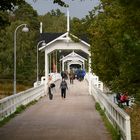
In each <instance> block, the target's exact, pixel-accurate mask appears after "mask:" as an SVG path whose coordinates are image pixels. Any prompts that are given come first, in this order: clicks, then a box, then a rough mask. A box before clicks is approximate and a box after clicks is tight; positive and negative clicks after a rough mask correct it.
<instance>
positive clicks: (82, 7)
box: [26, 0, 99, 19]
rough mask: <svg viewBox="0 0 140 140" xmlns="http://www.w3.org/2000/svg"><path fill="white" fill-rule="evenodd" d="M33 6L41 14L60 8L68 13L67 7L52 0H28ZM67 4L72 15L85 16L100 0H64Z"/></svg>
mask: <svg viewBox="0 0 140 140" xmlns="http://www.w3.org/2000/svg"><path fill="white" fill-rule="evenodd" d="M26 1H27V2H28V3H29V4H31V5H32V7H33V8H34V9H35V10H37V12H38V14H39V15H44V14H46V13H47V12H50V11H51V10H53V9H60V10H61V12H63V13H65V14H66V11H67V10H66V8H64V7H61V6H59V5H58V4H53V1H52V0H37V1H36V2H33V0H26ZM64 1H65V2H66V3H67V4H69V12H70V17H77V18H80V19H81V18H84V17H85V16H86V15H88V13H89V11H91V10H92V9H93V8H94V7H95V6H97V5H98V3H99V0H83V1H82V2H81V1H80V0H74V1H72V0H64Z"/></svg>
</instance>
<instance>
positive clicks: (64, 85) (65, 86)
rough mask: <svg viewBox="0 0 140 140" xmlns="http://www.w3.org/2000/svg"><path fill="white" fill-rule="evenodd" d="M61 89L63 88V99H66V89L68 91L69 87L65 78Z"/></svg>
mask: <svg viewBox="0 0 140 140" xmlns="http://www.w3.org/2000/svg"><path fill="white" fill-rule="evenodd" d="M60 88H61V97H62V98H66V89H68V86H67V82H66V81H65V79H64V78H63V79H62V82H61V83H60Z"/></svg>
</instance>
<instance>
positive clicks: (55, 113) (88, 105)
mask: <svg viewBox="0 0 140 140" xmlns="http://www.w3.org/2000/svg"><path fill="white" fill-rule="evenodd" d="M67 83H69V81H67ZM59 84H60V82H57V85H56V92H55V93H54V99H53V100H49V99H48V97H44V98H42V99H41V100H39V101H38V102H37V103H36V104H35V105H32V106H30V107H29V108H27V109H26V110H25V111H24V112H23V113H21V114H19V115H18V116H17V117H15V118H13V119H12V120H11V121H10V122H8V123H7V124H6V125H4V126H3V127H1V128H0V140H111V136H110V134H109V133H108V131H107V130H106V128H105V126H104V124H103V122H102V120H101V117H100V115H99V114H98V112H97V111H96V110H95V102H94V100H93V98H92V97H91V96H90V95H89V94H88V86H87V83H86V81H82V82H79V81H77V80H75V81H74V84H73V85H69V84H68V87H69V90H68V92H67V97H66V99H65V100H64V99H62V98H61V96H60V89H59Z"/></svg>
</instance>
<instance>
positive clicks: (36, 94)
mask: <svg viewBox="0 0 140 140" xmlns="http://www.w3.org/2000/svg"><path fill="white" fill-rule="evenodd" d="M51 75H52V77H53V81H57V80H58V79H60V78H61V76H60V74H57V73H56V74H55V73H54V74H51ZM45 95H46V93H45V86H44V82H42V83H41V84H40V85H38V86H35V87H33V88H30V89H28V90H26V91H22V92H20V93H18V94H15V95H11V96H8V97H6V98H3V99H1V100H0V120H2V119H4V118H5V117H7V116H9V115H10V114H12V113H14V112H15V111H16V109H17V107H19V106H20V105H27V104H28V103H30V102H31V101H34V100H38V99H39V98H40V97H43V96H45Z"/></svg>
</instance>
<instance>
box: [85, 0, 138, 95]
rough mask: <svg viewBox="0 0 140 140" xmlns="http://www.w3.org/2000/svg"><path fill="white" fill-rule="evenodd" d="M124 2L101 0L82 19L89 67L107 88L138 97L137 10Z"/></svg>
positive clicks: (132, 4) (132, 5)
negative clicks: (89, 42)
mask: <svg viewBox="0 0 140 140" xmlns="http://www.w3.org/2000/svg"><path fill="white" fill-rule="evenodd" d="M128 2H129V4H126V3H122V2H120V1H119V0H115V1H113V0H101V4H100V5H99V6H98V7H96V8H95V9H94V10H93V11H91V12H90V14H89V16H87V17H86V19H85V20H86V23H87V24H88V27H89V28H88V33H89V36H90V38H89V39H90V41H91V49H90V51H91V59H92V68H93V71H94V72H95V73H96V74H97V75H98V76H99V77H100V79H101V80H102V81H103V82H104V84H105V85H106V86H108V87H109V88H110V89H111V90H113V91H115V92H116V91H124V90H127V91H129V93H130V94H136V95H137V97H139V94H138V93H139V91H140V89H139V87H140V78H139V77H140V73H139V72H138V71H139V69H140V65H139V61H140V58H139V55H140V39H139V35H140V28H139V24H140V20H139V19H140V10H139V7H138V6H137V5H135V3H133V2H130V1H128Z"/></svg>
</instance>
